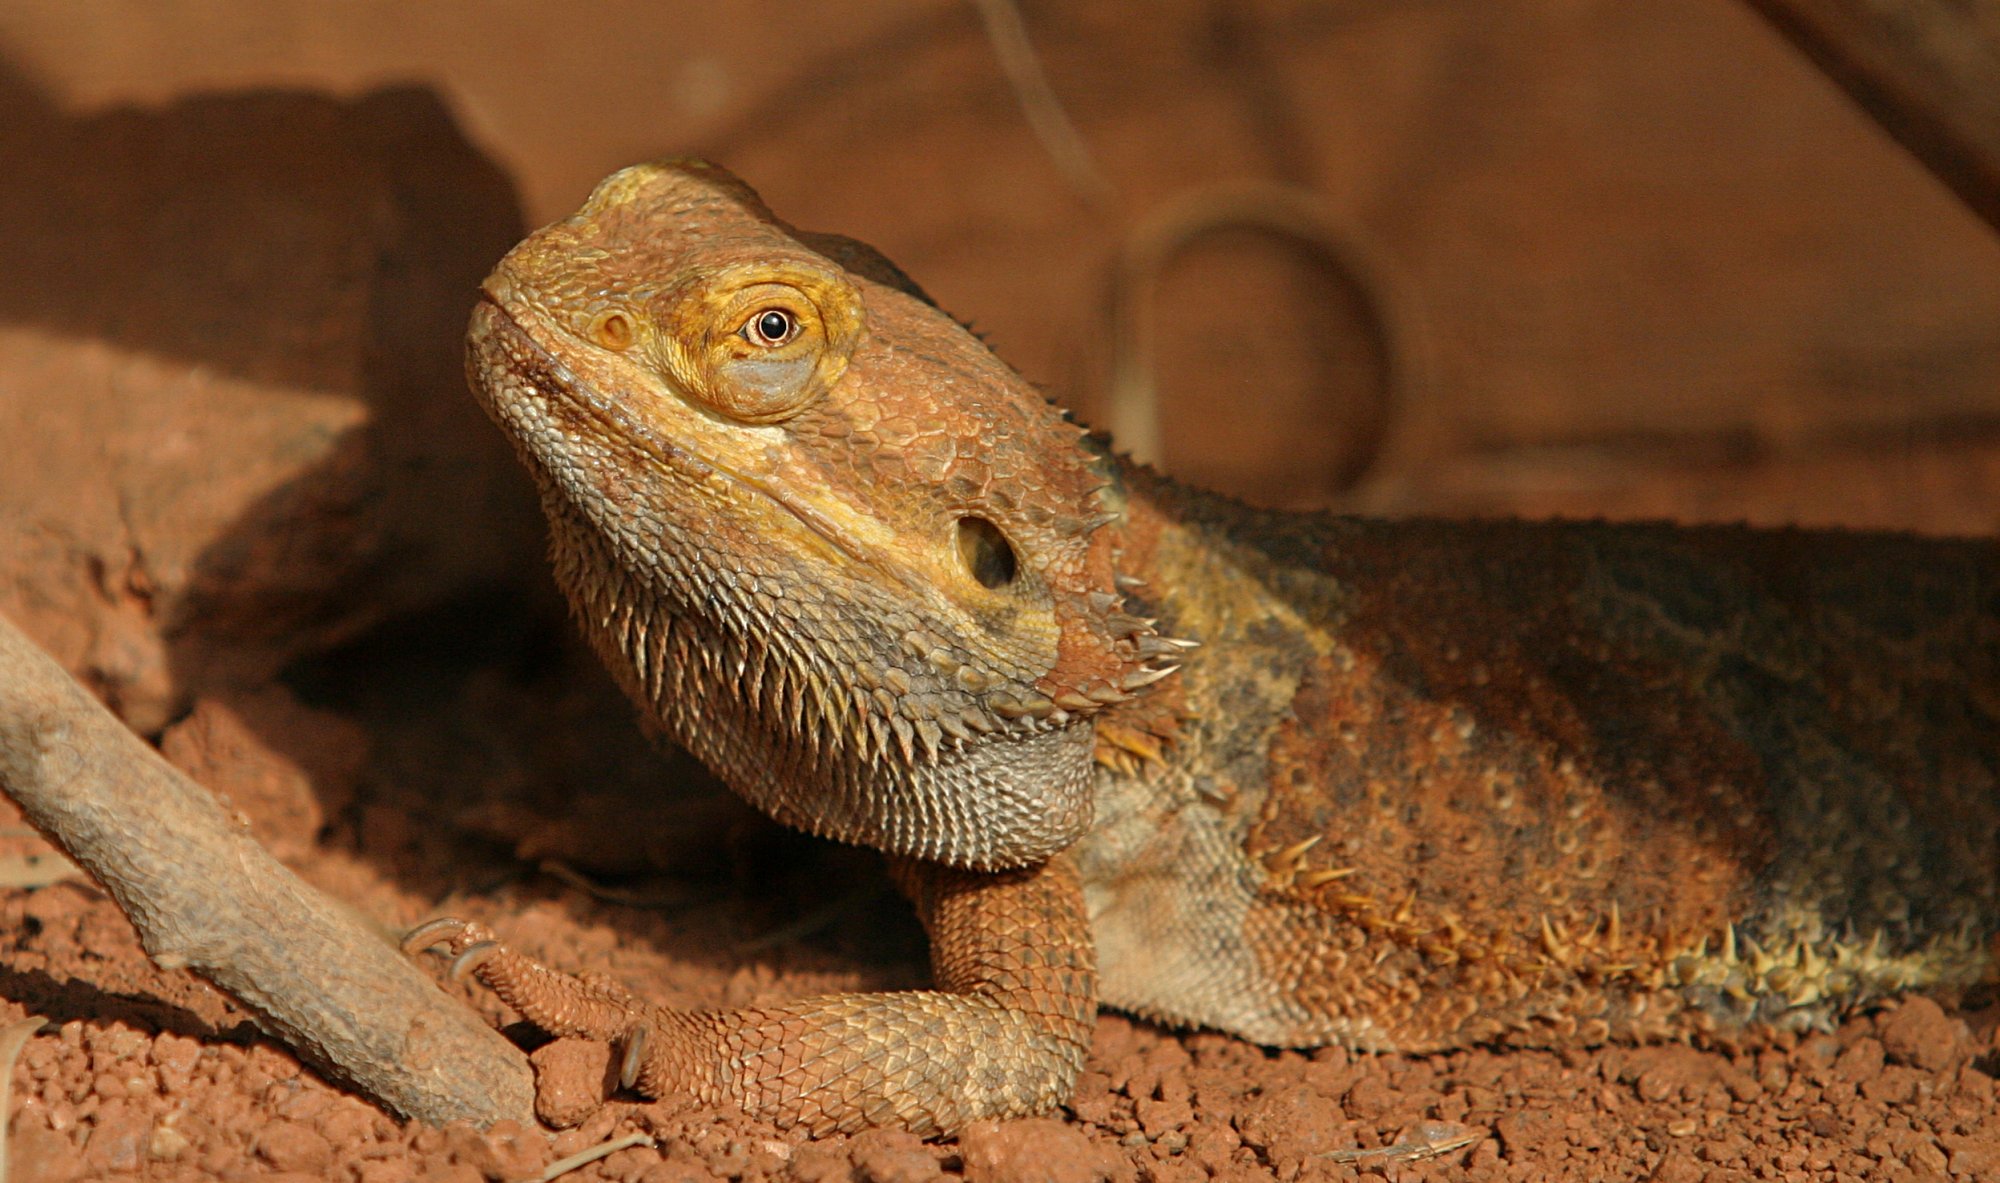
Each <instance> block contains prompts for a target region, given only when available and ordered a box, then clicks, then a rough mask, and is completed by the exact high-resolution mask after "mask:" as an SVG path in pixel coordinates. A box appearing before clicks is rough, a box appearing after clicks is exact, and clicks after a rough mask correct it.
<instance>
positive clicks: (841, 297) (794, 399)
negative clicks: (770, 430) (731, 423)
mask: <svg viewBox="0 0 2000 1183" xmlns="http://www.w3.org/2000/svg"><path fill="white" fill-rule="evenodd" d="M660 319H661V320H662V322H663V323H664V324H665V325H666V326H667V330H666V333H665V337H666V347H665V348H663V349H661V350H660V351H659V355H658V357H657V358H656V360H657V361H658V362H659V363H660V364H662V365H664V366H665V367H666V368H667V369H668V370H669V371H670V372H671V373H672V374H673V375H674V377H675V378H676V379H677V380H678V381H679V382H680V384H681V389H682V390H683V391H684V392H685V393H686V394H687V395H688V396H689V397H690V398H692V399H694V400H695V401H697V402H699V403H701V404H702V405H703V406H705V407H707V408H708V409H709V410H711V411H715V412H716V413H718V414H721V415H726V416H728V417H729V418H731V419H734V420H737V421H738V422H741V423H780V422H783V421H784V420H786V419H789V418H791V417H792V416H794V415H797V414H798V413H799V412H801V411H803V410H805V409H806V408H807V407H808V406H810V405H812V403H813V402H814V400H816V399H818V398H819V397H820V396H822V395H824V394H825V393H826V392H827V390H828V388H830V387H831V386H832V385H833V384H834V383H835V382H837V381H839V380H840V376H841V374H842V373H844V372H845V371H846V369H847V362H848V359H849V358H850V357H851V356H853V353H854V346H855V342H856V341H857V340H859V338H860V336H861V300H860V294H859V293H858V292H856V291H855V290H854V287H853V285H852V284H850V283H847V282H846V281H845V279H844V278H843V277H841V276H839V275H837V274H831V273H828V272H826V271H825V270H824V269H823V268H816V267H805V266H798V265H788V264H777V265H753V266H746V267H740V268H725V269H722V270H721V271H719V272H714V273H704V274H702V275H700V276H699V277H697V278H696V280H695V281H694V282H693V283H692V284H690V285H689V286H688V287H686V288H684V289H681V290H679V291H677V292H675V293H673V294H672V295H671V296H670V298H669V301H668V303H667V304H666V305H665V306H664V311H663V312H662V314H661V317H660Z"/></svg>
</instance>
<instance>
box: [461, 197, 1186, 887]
mask: <svg viewBox="0 0 2000 1183" xmlns="http://www.w3.org/2000/svg"><path fill="white" fill-rule="evenodd" d="M483 296H484V298H483V300H482V301H481V303H480V305H479V308H478V310H477V311H476V313H475V315H474V318H473V322H472V329H471V334H470V339H469V352H468V368H469V371H470V373H471V376H472V384H473V386H474V388H475V390H476V391H477V392H478V394H479V396H480V398H481V401H482V402H483V403H484V405H485V406H486V408H487V410H488V412H489V413H490V414H491V415H492V416H493V418H494V419H495V420H496V421H497V422H498V423H499V424H500V425H501V427H502V428H503V429H504V430H505V431H506V432H507V433H508V434H509V436H510V437H511V438H512V440H513V442H514V444H515V446H516V450H517V451H518V452H519V453H520V455H521V457H522V460H523V461H524V462H525V463H526V465H527V466H528V468H529V469H530V471H531V472H532V473H533V474H534V475H535V477H536V479H537V481H538V483H539V484H540V486H541V490H542V494H543V501H544V506H545V508H546V509H547V511H548V515H549V518H550V521H551V525H552V534H553V549H554V553H555V563H556V570H557V574H558V578H559V580H560V581H561V582H562V583H563V585H564V587H565V590H566V591H567V592H568V594H569V596H570V600H571V603H572V606H573V607H574V608H575V610H576V613H577V615H578V617H579V619H580V621H581V623H582V626H583V628H584V630H585V632H586V633H588V634H589V635H590V637H591V638H592V640H593V643H594V644H595V646H596V647H597V649H598V650H599V652H600V654H601V655H602V656H603V657H604V659H605V660H606V662H607V663H608V664H609V665H610V666H611V668H612V670H613V672H614V673H615V674H616V675H618V677H619V678H620V679H621V681H622V682H623V683H624V685H625V688H626V690H627V692H628V693H630V694H631V695H632V696H633V697H634V698H635V699H636V700H637V701H638V702H639V703H640V704H641V706H642V708H643V709H644V710H646V711H647V713H649V714H650V715H651V716H652V717H653V718H655V719H656V720H658V721H659V722H660V723H661V724H663V725H664V727H665V728H666V730H667V731H668V733H669V734H671V735H672V736H673V737H674V738H675V739H677V740H679V741H680V742H681V743H683V744H685V745H686V746H688V747H689V748H691V749H692V750H693V751H694V752H695V753H696V754H697V755H698V756H701V757H702V758H703V759H704V760H705V761H706V762H707V763H708V764H709V765H710V766H711V767H713V768H714V769H715V770H716V771H717V772H718V773H719V774H720V775H721V776H722V777H723V778H724V779H725V780H726V781H728V782H729V783H730V784H731V785H732V787H734V788H735V789H736V790H737V791H738V792H739V793H742V794H743V795H744V796H745V797H747V798H748V799H750V801H751V802H752V803H753V804H756V805H758V806H759V807H760V808H763V809H764V810H766V811H767V812H769V813H771V814H772V815H773V816H775V817H777V818H778V819H779V820H781V821H784V822H787V823H790V824H793V825H797V826H800V827H802V828H805V829H808V830H811V831H813V832H816V833H820V834H824V835H826V836H829V837H833V838H838V839H843V840H847V841H854V842H860V843H863V844H866V845H871V846H875V847H878V848H881V849H885V850H889V851H891V852H894V853H899V854H908V855H914V856H917V857H921V858H928V859H933V860H936V861H941V862H948V863H952V864H956V865H961V866H972V867H981V868H995V867H1005V866H1014V865H1022V864H1027V863H1031V862H1035V861H1038V860H1040V859H1042V858H1045V857H1047V856H1048V855H1050V854H1052V853H1054V852H1055V851H1057V850H1060V849H1062V848H1063V847H1064V846H1066V845H1067V844H1068V843H1069V842H1071V841H1072V840H1074V839H1075V838H1076V837H1077V836H1078V835H1079V834H1080V833H1081V832H1082V831H1083V829H1084V828H1085V827H1086V826H1087V825H1088V824H1089V820H1090V779H1091V764H1092V750H1093V743H1092V730H1093V726H1094V719H1095V716H1097V715H1098V714H1099V713H1100V712H1101V711H1103V710H1104V709H1105V708H1106V707H1108V706H1111V705H1114V704H1117V703H1119V702H1121V701H1124V700H1125V699H1127V698H1128V697H1129V696H1131V695H1132V694H1133V693H1134V692H1136V691H1137V690H1139V689H1140V688H1142V687H1143V686H1145V685H1147V684H1149V683H1150V682H1152V681H1155V680H1157V679H1159V678H1160V677H1161V676H1163V674H1164V673H1165V672H1166V671H1167V670H1168V669H1169V668H1170V662H1171V659H1172V658H1173V656H1174V655H1175V653H1176V652H1177V651H1176V650H1175V648H1174V643H1173V642H1169V641H1165V640H1163V639H1161V638H1158V637H1156V636H1154V635H1153V633H1152V628H1151V623H1150V622H1149V621H1144V620H1140V619H1137V618H1135V617H1133V616H1130V615H1127V614H1125V613H1124V612H1123V611H1122V605H1123V597H1122V595H1121V594H1120V591H1119V588H1118V586H1117V582H1116V576H1115V572H1114V569H1113V565H1114V560H1115V554H1114V548H1115V542H1114V538H1113V534H1114V532H1113V531H1110V530H1106V529H1104V527H1105V526H1106V525H1107V524H1108V523H1110V522H1112V521H1114V520H1116V519H1117V517H1118V515H1119V494H1118V492H1117V490H1116V488H1115V487H1114V485H1113V480H1114V475H1113V466H1112V463H1111V461H1110V459H1109V457H1108V456H1107V455H1106V454H1105V453H1104V451H1103V450H1102V449H1101V448H1100V447H1098V446H1097V445H1095V444H1094V443H1093V442H1091V441H1089V440H1087V439H1086V437H1085V436H1084V434H1083V432H1082V430H1081V429H1080V428H1078V427H1076V426H1075V425H1074V424H1072V423H1070V422H1069V421H1068V420H1067V418H1066V417H1065V416H1064V415H1063V414H1062V413H1061V412H1059V411H1058V410H1056V409H1055V408H1054V407H1052V406H1051V405H1050V404H1049V403H1048V401H1047V400H1046V399H1045V398H1043V396H1042V395H1041V394H1040V393H1039V392H1037V391H1036V390H1034V389H1033V388H1032V387H1031V386H1029V385H1028V384H1027V383H1026V382H1025V381H1023V380H1022V379H1021V378H1020V377H1019V376H1018V375H1016V374H1015V373H1014V372H1013V371H1012V370H1010V369H1008V368H1007V367H1006V366H1005V365H1004V364H1003V363H1001V362H1000V361H999V360H998V359H996V358H995V357H994V356H993V355H992V354H991V353H989V352H988V351H987V350H986V348H985V347H984V346H983V345H982V344H981V343H980V342H979V341H978V340H977V339H976V338H975V337H974V336H973V335H972V334H970V333H969V332H967V331H966V330H965V329H963V328H962V327H961V326H959V325H958V324H956V323H955V322H953V321H952V320H951V319H950V318H949V317H947V316H945V315H944V314H943V313H941V312H939V311H938V310H937V309H936V308H935V307H934V306H933V305H932V304H931V303H930V302H929V301H928V299H927V298H926V297H925V296H924V295H923V293H922V292H921V291H920V290H919V289H917V287H916V285H915V284H913V283H911V282H910V281H909V279H908V278H907V277H905V276H904V275H903V274H902V273H901V272H900V271H898V270H897V269H896V268H895V267H894V266H893V265H891V264H890V263H889V262H888V261H887V260H886V259H883V258H882V257H881V256H880V255H878V254H876V253H874V252H873V251H872V250H870V249H869V248H867V247H864V246H862V245H861V244H859V243H857V242H854V241H852V240H850V239H844V238H839V237H836V236H831V235H815V234H807V233H802V232H799V231H796V230H794V229H792V228H791V227H789V226H788V225H786V224H785V223H783V222H781V221H779V220H778V219H777V218H776V217H775V216H773V215H772V213H771V212H770V210H769V209H767V208H766V207H765V206H764V204H763V203H762V202H761V201H760V200H759V199H758V198H757V196H756V194H755V193H753V192H752V191H751V190H750V189H749V188H748V187H747V186H745V185H744V184H743V183H742V182H740V181H738V180H737V179H736V178H735V177H733V176H731V175H730V174H728V173H726V172H724V171H722V170H720V169H717V168H714V167H712V166H708V165H703V164H699V163H694V162H673V163H665V164H653V165H642V166H638V167H634V168H629V169H626V170H624V171H622V172H619V173H617V174H614V175H613V176H612V177H610V178H609V179H607V180H605V181H604V182H603V183H602V184H601V185H599V186H598V188H597V190H596V191H595V192H594V193H593V194H592V195H591V197H590V199H589V201H588V202H586V203H585V205H584V206H583V208H582V209H581V210H580V211H579V212H578V213H576V214H575V215H573V216H572V217H570V218H568V219H566V220H564V221H561V222H558V223H556V224H554V225H552V226H549V227H547V228H545V229H543V230H541V231H539V232H537V233H536V234H534V235H532V236H530V237H529V238H528V239H527V240H526V241H524V242H523V243H521V245H520V246H518V247H516V248H515V249H514V251H513V252H512V253H510V254H509V255H508V256H507V257H506V258H505V259H504V260H502V261H501V263H500V265H499V266H498V268H497V269H496V270H495V271H494V272H493V274H492V276H491V277H490V278H489V279H488V280H487V281H486V284H485V287H484V291H483Z"/></svg>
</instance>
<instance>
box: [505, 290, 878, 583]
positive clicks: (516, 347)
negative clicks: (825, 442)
mask: <svg viewBox="0 0 2000 1183" xmlns="http://www.w3.org/2000/svg"><path fill="white" fill-rule="evenodd" d="M496 283H497V284H498V285H499V289H498V290H495V284H496ZM510 294H511V285H509V284H507V283H506V282H505V280H496V279H489V280H488V281H487V283H486V284H485V285H484V286H482V287H481V288H480V293H479V295H480V302H479V305H478V306H477V307H476V308H475V309H474V310H473V316H472V331H471V338H472V341H473V346H474V348H475V349H477V348H479V347H480V346H481V344H482V343H487V342H491V343H492V344H491V345H489V346H488V347H489V348H490V347H492V346H494V345H497V346H498V347H499V348H501V349H503V350H504V351H505V352H506V353H507V354H509V355H510V356H509V357H508V364H509V365H510V366H511V367H513V368H515V369H517V370H518V371H519V373H518V375H517V376H518V377H519V378H521V379H522V381H521V382H520V383H518V384H517V385H516V386H515V393H514V395H513V397H512V398H511V399H510V398H507V397H504V396H503V395H502V394H501V392H500V390H499V389H498V386H497V384H495V383H492V382H490V381H488V380H487V379H486V378H484V377H480V378H479V379H478V380H476V381H475V382H474V383H473V385H474V386H475V387H476V388H477V389H478V391H479V394H480V397H481V401H482V402H484V403H486V404H487V410H488V413H489V414H491V415H492V416H493V417H494V418H495V419H496V420H498V421H500V422H501V423H502V424H503V425H506V424H507V416H506V415H505V414H504V413H503V412H504V408H505V404H506V403H507V402H510V401H513V402H519V401H525V400H526V399H528V398H533V397H539V398H540V399H541V400H543V401H545V402H550V403H554V402H558V401H559V402H561V403H562V405H563V406H564V407H565V408H567V409H568V410H570V411H572V412H574V413H577V414H580V415H583V416H584V417H586V418H588V419H589V420H590V421H591V422H592V423H594V424H596V425H597V428H598V429H599V430H600V431H602V432H603V433H604V434H606V435H609V436H612V437H615V438H619V439H623V440H625V441H627V442H628V443H631V444H633V445H636V446H638V447H640V448H643V449H644V450H645V451H646V452H648V453H649V454H651V455H652V456H654V457H655V458H656V459H657V460H659V461H660V463H661V464H663V465H664V466H666V467H668V468H676V469H679V470H680V471H682V472H683V473H685V474H687V475H688V476H690V477H692V478H694V479H696V480H701V479H703V478H708V477H714V478H719V479H721V480H724V481H726V482H728V483H729V484H731V485H734V486H735V487H737V488H739V489H741V490H743V491H744V492H746V493H749V494H751V495H753V496H755V497H756V498H758V499H760V500H762V501H764V502H766V503H768V504H770V505H773V506H776V507H777V508H779V509H782V510H784V511H785V513H786V514H788V515H789V516H790V517H791V518H793V519H794V520H795V521H797V522H798V523H799V525H801V526H803V527H804V528H805V529H806V530H808V531H810V532H811V533H812V534H814V535H815V536H817V537H818V538H820V539H821V540H823V541H824V542H826V543H827V544H828V545H829V546H831V547H833V548H834V549H835V550H837V551H838V552H840V554H841V555H843V556H845V557H846V558H847V559H849V560H851V561H853V562H858V563H867V564H868V565H870V566H873V565H874V564H873V563H872V562H871V561H870V560H869V558H868V556H867V552H866V551H865V550H864V549H862V548H861V547H860V546H858V545H856V543H855V541H854V540H853V539H852V538H851V537H849V536H848V533H847V531H845V530H843V529H841V527H840V525H839V523H837V522H835V521H834V520H833V519H832V518H830V517H829V516H828V515H827V514H825V513H824V512H822V511H820V510H819V509H817V508H815V507H814V506H811V505H807V504H804V503H803V502H801V501H799V500H798V499H797V498H794V497H789V496H786V495H785V494H784V493H782V492H780V491H779V490H778V489H776V488H774V487H773V486H772V485H771V484H770V482H768V481H765V480H763V479H762V478H760V477H756V476H752V475H750V474H748V473H744V472H739V471H737V470H735V469H733V468H730V467H729V466H727V465H724V464H719V463H717V462H716V461H714V460H712V459H709V458H707V457H705V456H700V455H697V454H696V453H694V452H692V451H690V450H689V449H688V448H687V447H686V446H684V445H682V444H680V443H678V442H676V441H674V440H671V439H668V438H666V437H665V436H663V435H661V433H659V432H658V431H656V430H654V429H652V428H651V427H649V426H647V425H645V424H643V423H641V422H639V421H638V420H637V419H636V418H635V417H634V416H633V415H631V414H630V413H628V412H626V411H624V410H622V409H621V408H620V407H619V406H618V405H617V398H616V395H615V393H614V394H609V395H606V394H598V393H595V392H594V391H593V388H592V387H591V386H590V384H589V383H587V382H584V381H582V380H581V379H579V378H578V377H577V376H576V373H575V372H574V371H573V370H571V369H570V368H569V367H568V366H566V365H564V364H563V362H562V361H561V359H559V358H557V357H556V356H555V355H554V354H553V353H551V352H550V351H549V350H548V348H547V347H545V346H544V345H543V344H542V343H541V341H540V340H539V339H538V338H537V337H536V335H535V333H534V332H533V331H531V330H530V329H529V328H528V327H527V326H526V325H524V324H523V323H522V322H521V318H520V317H519V316H518V315H516V313H515V311H514V309H512V308H510V307H508V301H507V297H508V296H509V295H510ZM509 430H510V431H511V430H513V429H512V428H511V427H509Z"/></svg>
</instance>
